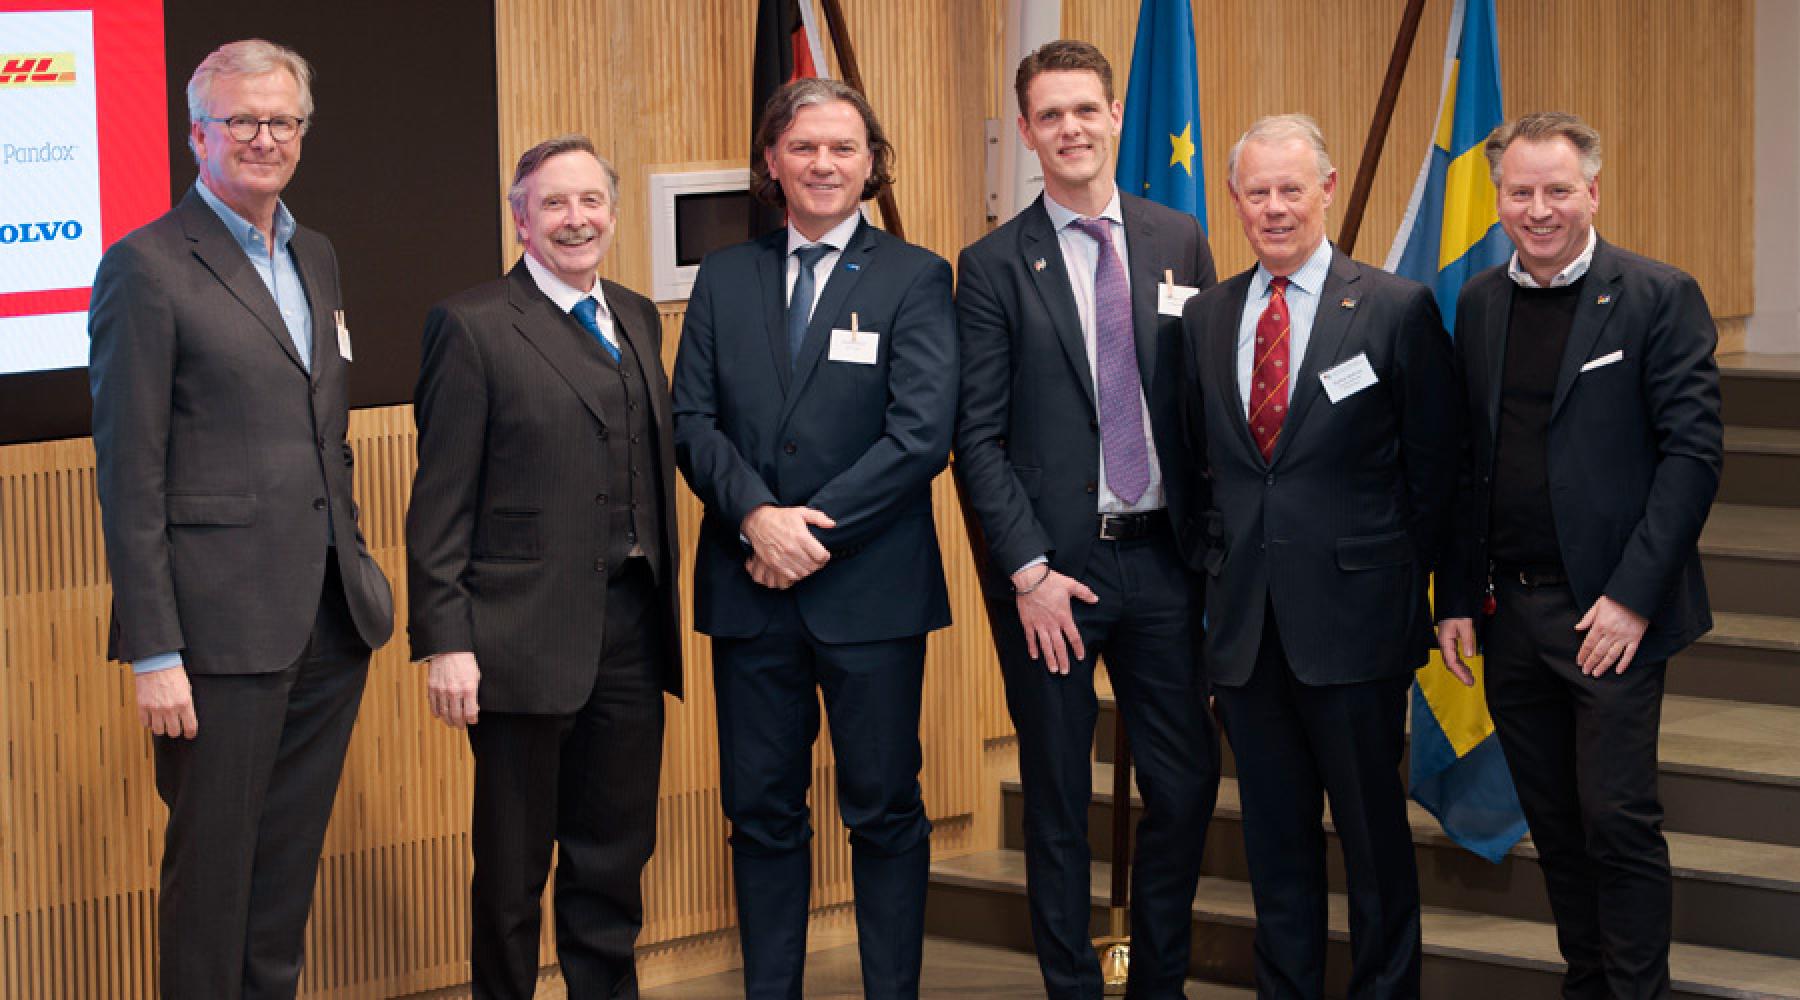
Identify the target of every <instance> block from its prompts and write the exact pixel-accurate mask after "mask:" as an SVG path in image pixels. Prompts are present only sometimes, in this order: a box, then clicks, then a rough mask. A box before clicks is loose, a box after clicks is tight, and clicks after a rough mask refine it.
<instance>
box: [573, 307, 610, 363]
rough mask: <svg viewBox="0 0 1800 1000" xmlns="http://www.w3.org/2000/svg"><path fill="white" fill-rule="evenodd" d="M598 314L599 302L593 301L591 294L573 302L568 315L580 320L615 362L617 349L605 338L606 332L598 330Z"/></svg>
mask: <svg viewBox="0 0 1800 1000" xmlns="http://www.w3.org/2000/svg"><path fill="white" fill-rule="evenodd" d="M599 314H600V303H598V302H595V301H594V297H593V296H592V295H590V296H588V297H587V298H585V299H582V300H581V301H580V302H577V303H575V308H573V309H571V310H569V315H571V316H573V317H575V318H576V319H577V320H578V321H580V323H581V325H582V326H585V327H587V332H589V333H591V334H593V335H594V339H595V340H597V341H599V342H600V346H601V347H604V348H606V353H607V354H608V355H610V356H611V357H612V359H613V362H614V363H615V364H616V363H617V362H618V360H619V349H618V348H617V347H614V346H613V342H612V341H610V340H607V339H606V334H604V333H601V332H600V315H599Z"/></svg>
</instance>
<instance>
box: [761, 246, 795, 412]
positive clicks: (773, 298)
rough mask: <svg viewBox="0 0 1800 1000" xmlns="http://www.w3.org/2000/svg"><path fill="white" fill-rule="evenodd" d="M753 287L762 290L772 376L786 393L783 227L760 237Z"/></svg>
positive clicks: (788, 377) (788, 370)
mask: <svg viewBox="0 0 1800 1000" xmlns="http://www.w3.org/2000/svg"><path fill="white" fill-rule="evenodd" d="M756 284H757V286H758V287H760V288H761V289H762V299H763V329H764V331H765V332H766V333H767V335H768V338H769V353H770V354H771V355H772V356H773V357H774V360H775V377H776V378H778V379H780V380H781V391H782V393H784V394H785V393H786V392H787V391H788V389H789V384H788V383H789V382H790V381H792V378H793V376H792V374H791V369H792V368H793V364H792V362H790V361H789V360H788V342H787V227H786V226H782V227H781V228H780V229H777V230H776V231H774V232H772V233H769V234H768V235H766V236H763V237H762V251H761V252H760V253H758V254H757V255H756Z"/></svg>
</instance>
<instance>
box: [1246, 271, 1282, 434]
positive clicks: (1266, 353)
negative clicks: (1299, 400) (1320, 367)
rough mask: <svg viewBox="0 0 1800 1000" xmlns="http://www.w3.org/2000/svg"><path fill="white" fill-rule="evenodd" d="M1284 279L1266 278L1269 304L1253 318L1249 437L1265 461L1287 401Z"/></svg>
mask: <svg viewBox="0 0 1800 1000" xmlns="http://www.w3.org/2000/svg"><path fill="white" fill-rule="evenodd" d="M1287 286H1288V280H1287V279H1286V278H1272V279H1270V280H1269V304H1268V305H1267V306H1264V307H1263V314H1262V317H1261V318H1260V319H1258V320H1257V321H1256V354H1255V359H1256V363H1255V364H1254V365H1253V366H1252V367H1251V369H1250V402H1249V405H1250V436H1251V437H1252V438H1253V439H1255V441H1256V447H1257V450H1259V451H1261V452H1262V457H1263V461H1265V462H1267V461H1269V459H1270V456H1272V455H1274V454H1275V441H1276V439H1277V438H1279V437H1281V422H1282V421H1283V420H1284V419H1286V417H1287V403H1288V307H1287Z"/></svg>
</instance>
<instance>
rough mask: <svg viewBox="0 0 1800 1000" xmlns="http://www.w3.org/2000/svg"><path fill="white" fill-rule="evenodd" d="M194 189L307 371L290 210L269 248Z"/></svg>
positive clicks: (302, 293) (156, 661)
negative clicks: (257, 281)
mask: <svg viewBox="0 0 1800 1000" xmlns="http://www.w3.org/2000/svg"><path fill="white" fill-rule="evenodd" d="M194 189H195V190H196V191H199V192H200V200H202V201H204V202H206V204H207V205H209V206H211V208H212V210H213V212H214V213H216V214H217V215H218V216H219V221H220V222H223V223H225V229H226V230H227V231H228V232H230V233H231V238H232V239H234V240H236V241H237V245H238V246H240V247H242V248H243V250H244V256H246V257H248V258H250V264H251V266H252V267H254V268H256V276H257V277H259V278H261V279H262V283H263V286H264V287H266V288H268V290H269V295H270V296H272V297H273V298H274V299H275V308H276V310H277V311H279V312H280V313H281V320H282V322H283V323H285V324H286V325H287V332H288V337H290V338H291V339H292V340H293V341H294V349H295V350H297V351H299V352H300V363H301V364H302V365H304V366H305V367H306V370H307V371H308V372H311V371H312V334H313V324H312V308H311V307H310V306H309V305H308V304H307V301H306V286H305V285H303V284H302V283H301V281H300V268H299V266H298V265H296V264H295V263H294V255H293V254H292V253H290V252H289V251H288V241H290V240H292V239H293V238H294V215H293V213H292V212H289V211H288V208H287V206H286V205H284V204H282V203H281V202H276V203H275V227H274V232H275V246H274V248H273V249H272V250H271V248H270V247H269V246H268V245H267V241H265V240H264V239H263V235H262V233H261V232H260V231H259V230H258V229H257V228H256V227H255V226H254V225H252V224H251V223H250V221H249V220H248V219H245V218H244V217H243V216H241V215H239V214H237V213H236V212H234V211H232V209H231V206H229V205H227V204H225V203H224V202H223V201H220V200H219V196H218V195H216V194H213V193H212V192H211V191H210V190H208V189H207V187H206V182H205V181H203V180H202V181H195V182H194ZM180 665H181V654H180V653H179V652H175V653H158V654H156V655H154V656H146V657H144V658H143V659H141V660H137V661H134V662H133V663H132V664H131V669H132V672H134V673H139V674H148V673H154V672H155V671H158V670H167V669H169V668H170V667H175V666H180Z"/></svg>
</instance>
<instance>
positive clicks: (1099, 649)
mask: <svg viewBox="0 0 1800 1000" xmlns="http://www.w3.org/2000/svg"><path fill="white" fill-rule="evenodd" d="M1081 582H1082V583H1084V584H1086V585H1087V586H1088V588H1089V589H1091V590H1093V592H1094V593H1095V595H1096V596H1098V597H1099V598H1100V602H1099V603H1098V604H1084V603H1081V602H1079V601H1077V602H1074V603H1073V610H1074V615H1075V624H1076V626H1077V627H1078V628H1079V629H1080V630H1081V637H1082V641H1083V643H1084V644H1085V645H1086V647H1087V656H1086V658H1084V659H1082V660H1080V661H1077V662H1075V663H1073V664H1072V665H1071V667H1070V669H1069V672H1068V673H1067V674H1062V675H1058V674H1052V673H1050V671H1049V670H1048V669H1046V668H1045V666H1044V661H1042V660H1033V659H1031V657H1030V655H1029V654H1028V652H1027V649H1026V646H1025V635H1024V631H1023V629H1022V628H1021V627H1020V625H1019V613H1018V610H1017V608H1016V606H1015V604H1014V602H1013V601H1011V600H1007V601H1005V602H1003V603H999V604H996V605H995V606H994V607H993V608H992V614H991V616H990V617H991V618H992V620H993V623H994V638H995V642H996V644H997V645H998V646H999V650H1000V664H1001V669H1002V670H1003V671H1005V679H1006V705H1007V709H1008V710H1009V711H1010V712H1011V714H1012V720H1013V726H1014V728H1015V729H1017V731H1018V734H1019V778H1020V782H1021V784H1022V785H1023V787H1024V794H1025V871H1026V880H1027V890H1028V892H1029V895H1030V906H1031V935H1032V941H1033V943H1034V944H1035V946H1036V949H1037V957H1038V966H1039V968H1040V969H1041V971H1042V972H1043V975H1044V989H1045V992H1046V993H1047V994H1048V995H1049V996H1050V997H1051V998H1052V1000H1098V998H1099V997H1100V995H1101V988H1102V984H1101V980H1100V964H1099V961H1098V959H1097V957H1096V956H1095V954H1094V947H1093V942H1092V940H1091V938H1090V936H1089V933H1088V931H1089V921H1088V918H1089V912H1090V911H1089V901H1090V899H1091V896H1090V891H1091V888H1092V886H1091V882H1090V875H1089V870H1088V862H1089V852H1088V828H1087V826H1088V805H1089V801H1090V799H1091V797H1092V795H1093V761H1092V758H1091V756H1090V751H1091V750H1092V748H1093V743H1094V724H1095V721H1096V719H1097V717H1098V715H1099V706H1098V702H1097V701H1096V699H1095V696H1094V664H1095V661H1096V660H1101V659H1103V660H1105V661H1106V669H1107V672H1108V674H1109V676H1110V677H1111V679H1112V685H1113V692H1114V694H1115V695H1116V696H1117V698H1118V703H1119V712H1120V715H1121V718H1122V720H1123V722H1124V725H1125V733H1126V737H1127V739H1128V741H1129V743H1130V746H1131V756H1132V759H1133V762H1134V764H1135V766H1136V769H1137V770H1136V775H1137V785H1138V790H1139V794H1140V795H1141V796H1142V798H1143V801H1144V812H1143V816H1142V817H1141V818H1140V819H1139V820H1138V824H1137V833H1136V850H1134V851H1133V852H1132V860H1133V865H1132V870H1131V979H1130V984H1129V990H1130V992H1129V994H1128V995H1129V996H1131V997H1133V998H1140V1000H1148V998H1165V997H1180V996H1182V981H1183V980H1184V979H1185V978H1186V976H1187V972H1188V953H1189V947H1190V941H1191V937H1190V933H1189V925H1190V921H1191V914H1192V907H1193V903H1194V891H1195V889H1196V888H1197V886H1198V884H1199V879H1200V856H1201V854H1202V853H1203V852H1204V850H1205V847H1206V825H1207V823H1208V822H1209V821H1210V820H1211V819H1212V811H1213V805H1214V802H1215V800H1216V799H1217V796H1218V791H1219V743H1218V736H1217V735H1216V733H1215V732H1214V730H1213V725H1212V718H1211V716H1210V715H1209V714H1208V713H1207V710H1206V684H1205V681H1204V679H1203V674H1202V670H1201V664H1200V656H1199V646H1198V642H1199V634H1200V633H1199V621H1200V613H1199V611H1198V593H1197V588H1196V587H1195V586H1194V582H1193V578H1192V576H1191V575H1190V572H1189V570H1188V569H1187V567H1186V566H1185V565H1184V564H1183V563H1182V561H1181V558H1180V556H1179V555H1178V554H1177V553H1176V551H1175V546H1174V543H1173V542H1172V541H1171V540H1170V539H1169V538H1168V537H1167V536H1160V537H1155V536H1153V537H1149V538H1142V539H1137V540H1133V541H1125V542H1111V541H1098V542H1095V543H1094V547H1093V549H1092V552H1091V554H1090V555H1089V556H1088V564H1087V569H1086V570H1085V572H1084V573H1083V574H1082V579H1081Z"/></svg>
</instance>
